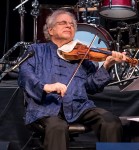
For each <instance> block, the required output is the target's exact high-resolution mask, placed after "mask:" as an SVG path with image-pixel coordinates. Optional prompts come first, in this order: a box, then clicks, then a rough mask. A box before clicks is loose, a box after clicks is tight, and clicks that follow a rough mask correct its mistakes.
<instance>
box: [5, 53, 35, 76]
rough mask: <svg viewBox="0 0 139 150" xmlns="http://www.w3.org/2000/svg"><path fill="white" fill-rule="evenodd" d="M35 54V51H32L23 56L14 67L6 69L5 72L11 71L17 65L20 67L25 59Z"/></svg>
mask: <svg viewBox="0 0 139 150" xmlns="http://www.w3.org/2000/svg"><path fill="white" fill-rule="evenodd" d="M34 54H35V52H34V51H30V52H29V53H28V54H27V55H26V56H25V57H24V58H22V59H21V60H20V61H19V62H18V63H17V64H16V65H14V66H13V67H11V68H9V69H7V70H6V71H4V72H5V73H8V72H11V71H13V70H14V69H16V68H17V67H19V66H20V65H21V64H22V63H23V62H24V61H26V60H27V59H28V58H30V57H32V56H33V55H34Z"/></svg>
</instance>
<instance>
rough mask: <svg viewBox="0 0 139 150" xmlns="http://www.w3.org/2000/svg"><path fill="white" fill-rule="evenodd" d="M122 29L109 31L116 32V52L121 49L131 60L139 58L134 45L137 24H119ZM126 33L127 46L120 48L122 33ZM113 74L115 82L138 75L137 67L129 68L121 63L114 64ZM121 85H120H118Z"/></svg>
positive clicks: (137, 49)
mask: <svg viewBox="0 0 139 150" xmlns="http://www.w3.org/2000/svg"><path fill="white" fill-rule="evenodd" d="M119 25H121V26H122V27H120V26H119V27H117V28H114V29H110V31H113V32H115V31H118V33H117V39H116V51H120V50H121V49H123V51H125V52H126V53H127V55H128V56H129V57H131V58H136V59H138V58H139V48H135V47H136V46H137V45H136V38H137V34H136V33H137V32H138V31H137V26H138V23H136V24H130V25H128V24H127V23H122V24H119ZM134 29H135V30H136V32H135V34H134V32H133V30H134ZM125 31H128V36H129V41H128V43H129V45H125V46H123V47H122V46H121V39H122V34H121V33H122V32H125ZM114 74H115V75H116V77H117V80H118V81H119V83H120V81H121V80H123V79H128V78H131V77H133V76H138V75H139V67H138V66H135V67H133V66H130V65H129V64H127V63H121V64H115V66H114ZM120 84H122V83H120Z"/></svg>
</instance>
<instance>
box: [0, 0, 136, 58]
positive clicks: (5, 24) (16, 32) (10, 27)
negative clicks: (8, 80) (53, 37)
mask: <svg viewBox="0 0 139 150" xmlns="http://www.w3.org/2000/svg"><path fill="white" fill-rule="evenodd" d="M20 2H21V1H20V0H14V1H10V0H5V1H3V2H2V3H1V5H0V21H1V23H0V57H2V56H3V54H4V53H5V52H7V51H8V50H9V49H10V48H11V47H12V46H14V44H16V43H17V42H19V41H20V40H21V38H20V28H21V26H20V14H19V9H16V10H15V11H13V9H14V8H15V7H16V6H17V5H19V4H20ZM32 2H33V0H29V1H28V2H26V3H25V4H24V7H25V11H26V13H25V14H24V33H23V34H24V41H25V42H33V17H32V15H31V11H32V9H33V7H32ZM38 2H39V4H40V5H41V6H43V7H42V8H46V9H47V11H45V12H42V10H40V15H39V18H38V27H39V29H38V34H42V33H41V32H42V31H41V30H42V27H40V26H41V25H42V22H43V20H44V18H43V17H42V16H45V17H46V16H47V14H49V12H50V8H52V9H58V8H60V7H65V6H68V7H71V8H73V7H75V5H76V4H77V2H78V1H77V0H38ZM137 9H138V3H137ZM72 12H73V13H74V14H75V16H77V12H75V11H73V10H72ZM98 12H99V10H98V11H97V15H96V16H98ZM43 13H45V15H44V14H43ZM79 15H81V14H79ZM80 17H81V16H80ZM99 17H100V16H99ZM138 20H139V17H138V15H137V16H136V17H133V18H131V19H127V20H119V21H125V22H126V23H129V24H131V23H137V22H138ZM80 21H82V20H80ZM119 21H116V20H111V19H107V18H105V17H100V25H102V26H103V27H104V28H105V29H106V30H107V31H108V32H109V29H110V28H115V27H117V22H119ZM109 33H110V32H109ZM110 34H111V35H112V37H113V39H114V40H115V39H116V35H114V33H110ZM127 34H128V33H125V35H123V38H124V43H125V44H128V40H129V39H128V38H127ZM38 40H40V39H38ZM137 43H138V41H137ZM18 54H19V50H18V49H17V50H16V51H15V52H14V53H13V54H12V56H11V57H16V56H17V55H18Z"/></svg>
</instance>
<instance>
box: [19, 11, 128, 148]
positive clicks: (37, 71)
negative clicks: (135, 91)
mask: <svg viewBox="0 0 139 150" xmlns="http://www.w3.org/2000/svg"><path fill="white" fill-rule="evenodd" d="M46 27H47V33H46V32H45V34H48V37H49V39H50V42H47V43H41V44H32V45H31V46H30V48H29V50H28V51H30V50H32V49H34V51H35V55H34V56H33V57H31V58H29V59H28V60H27V61H26V62H24V63H23V64H22V65H21V67H20V72H19V86H20V87H21V88H22V89H23V90H24V93H25V99H26V103H27V107H26V114H25V124H26V125H28V124H33V123H34V122H37V123H40V124H41V125H42V126H43V127H44V128H45V138H44V149H45V150H67V147H68V140H69V137H68V125H69V124H72V123H81V124H85V125H89V126H91V127H92V129H93V130H94V131H95V133H96V135H97V137H98V139H99V141H101V142H120V141H121V139H122V126H121V122H120V120H119V119H118V117H116V116H114V115H113V114H112V113H110V112H108V111H106V110H104V109H101V108H98V107H96V106H95V104H94V102H93V101H92V100H89V99H88V97H87V93H93V94H94V93H97V92H101V91H102V90H103V88H104V87H105V86H106V85H107V84H108V83H109V82H110V80H111V77H110V74H109V72H110V71H109V70H110V68H111V66H112V65H114V64H115V63H116V62H119V63H120V62H123V61H125V59H126V56H125V55H124V54H122V53H119V52H114V51H112V55H111V56H108V57H107V58H106V61H105V62H104V64H103V65H102V66H101V67H100V68H99V69H98V68H96V67H95V65H94V64H93V63H92V62H91V61H89V60H83V62H82V63H81V65H80V67H79V69H78V71H77V72H76V74H75V76H74V78H73V79H72V81H71V82H70V84H68V83H69V81H70V79H71V76H72V74H73V73H74V71H75V69H76V68H77V66H78V64H79V62H80V60H72V61H70V60H65V59H62V57H60V56H59V53H58V50H59V49H61V47H64V46H66V47H70V46H71V45H73V44H74V46H75V42H74V41H73V38H74V35H75V32H76V28H77V23H76V20H75V18H74V16H73V14H71V13H70V12H67V11H65V10H56V11H54V12H53V13H52V14H51V15H50V16H48V18H47V20H46ZM46 36H47V35H45V37H46ZM67 84H68V86H67Z"/></svg>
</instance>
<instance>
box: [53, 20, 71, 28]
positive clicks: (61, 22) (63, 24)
mask: <svg viewBox="0 0 139 150" xmlns="http://www.w3.org/2000/svg"><path fill="white" fill-rule="evenodd" d="M56 24H58V25H62V26H66V25H68V24H69V25H70V26H71V27H74V23H73V22H67V21H59V22H56Z"/></svg>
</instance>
